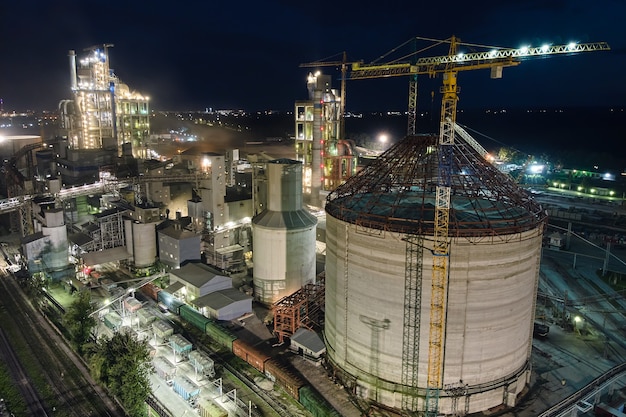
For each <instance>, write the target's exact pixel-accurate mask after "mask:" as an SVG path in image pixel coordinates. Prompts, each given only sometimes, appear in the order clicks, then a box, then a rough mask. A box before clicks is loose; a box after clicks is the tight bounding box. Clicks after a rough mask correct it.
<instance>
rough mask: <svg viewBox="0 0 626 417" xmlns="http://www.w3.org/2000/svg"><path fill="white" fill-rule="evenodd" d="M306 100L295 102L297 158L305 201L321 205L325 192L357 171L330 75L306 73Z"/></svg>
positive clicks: (341, 108) (339, 103) (340, 98)
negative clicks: (307, 94)
mask: <svg viewBox="0 0 626 417" xmlns="http://www.w3.org/2000/svg"><path fill="white" fill-rule="evenodd" d="M307 89H308V92H309V99H308V100H300V101H296V104H295V112H294V114H295V146H296V159H297V160H298V161H301V162H302V163H303V186H304V194H305V200H306V202H307V203H309V204H311V205H313V206H315V207H321V206H322V204H323V199H324V196H326V195H327V194H328V191H331V190H334V189H335V188H336V187H337V186H338V185H340V184H341V183H343V182H344V181H345V179H346V178H348V177H350V176H352V175H354V173H355V172H356V164H357V159H356V155H355V153H354V146H353V144H352V142H350V141H348V140H346V138H345V128H344V111H345V109H344V105H343V103H344V102H343V97H342V95H341V93H340V92H339V91H337V90H336V89H333V88H332V86H331V77H330V75H324V74H321V73H319V72H316V73H315V74H312V73H311V74H309V75H308V77H307Z"/></svg>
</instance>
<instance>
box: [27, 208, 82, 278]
mask: <svg viewBox="0 0 626 417" xmlns="http://www.w3.org/2000/svg"><path fill="white" fill-rule="evenodd" d="M31 205H32V215H33V218H32V222H33V231H34V233H32V234H30V235H28V236H25V237H24V238H23V239H22V253H23V254H24V255H25V257H26V259H27V260H28V270H29V271H30V273H31V274H34V273H37V272H43V273H45V274H46V276H47V278H50V279H52V280H53V281H58V280H60V279H63V278H69V277H70V276H72V275H73V272H74V268H73V266H71V265H70V262H69V251H68V248H69V241H68V238H67V228H66V225H65V221H64V216H63V209H61V208H58V207H55V204H54V199H50V198H36V199H35V200H33V201H32V203H31Z"/></svg>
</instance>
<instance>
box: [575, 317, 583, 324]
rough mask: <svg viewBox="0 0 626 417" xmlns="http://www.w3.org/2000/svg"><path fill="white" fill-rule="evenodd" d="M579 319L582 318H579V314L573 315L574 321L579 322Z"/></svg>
mask: <svg viewBox="0 0 626 417" xmlns="http://www.w3.org/2000/svg"><path fill="white" fill-rule="evenodd" d="M581 320H582V319H581V318H580V317H579V316H574V321H575V322H576V323H580V321H581Z"/></svg>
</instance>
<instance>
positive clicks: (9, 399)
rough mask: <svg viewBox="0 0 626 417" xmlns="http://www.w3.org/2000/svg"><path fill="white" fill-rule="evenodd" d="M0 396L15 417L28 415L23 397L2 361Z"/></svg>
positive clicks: (0, 368)
mask: <svg viewBox="0 0 626 417" xmlns="http://www.w3.org/2000/svg"><path fill="white" fill-rule="evenodd" d="M0 398H4V401H5V403H6V404H7V406H8V407H9V410H10V411H11V412H12V413H13V414H14V415H15V416H16V417H21V416H27V415H28V408H27V407H26V403H25V402H24V398H22V395H21V393H20V390H19V389H18V388H17V386H16V385H15V383H14V382H13V380H12V379H11V374H10V373H9V369H8V368H7V367H6V366H5V365H4V364H3V363H2V364H0Z"/></svg>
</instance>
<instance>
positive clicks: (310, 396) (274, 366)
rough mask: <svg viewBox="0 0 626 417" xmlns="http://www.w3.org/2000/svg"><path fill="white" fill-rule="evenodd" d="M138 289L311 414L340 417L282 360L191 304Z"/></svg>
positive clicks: (147, 287) (158, 291) (154, 288)
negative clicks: (271, 355)
mask: <svg viewBox="0 0 626 417" xmlns="http://www.w3.org/2000/svg"><path fill="white" fill-rule="evenodd" d="M139 291H141V292H142V293H143V294H145V295H146V296H148V297H150V298H151V299H153V300H154V301H155V302H157V303H158V305H159V306H160V307H161V308H166V309H167V310H168V311H170V312H171V313H173V314H176V315H177V316H179V317H180V318H181V320H184V321H185V322H187V323H189V324H190V325H192V326H194V327H196V328H197V329H199V330H200V331H201V332H203V333H204V334H206V335H207V336H209V338H211V340H212V341H213V342H214V343H216V344H217V345H219V346H221V347H223V348H226V349H227V350H228V351H229V352H231V353H232V354H233V355H235V356H237V357H238V358H240V359H242V360H244V361H245V362H247V363H248V364H249V365H250V366H252V367H253V368H255V369H256V370H258V371H259V372H261V373H262V374H264V375H265V376H266V377H267V378H269V379H270V380H271V381H273V382H274V383H275V384H277V385H278V386H280V387H281V388H282V389H283V390H284V391H285V392H286V393H288V394H289V395H290V396H292V397H293V398H295V399H296V400H297V401H298V402H299V403H300V404H301V405H302V406H303V407H304V408H305V409H306V410H307V411H309V412H310V413H311V414H312V415H313V416H314V417H341V414H340V413H339V412H338V411H337V410H335V409H334V408H333V406H332V405H331V404H330V403H329V402H328V401H327V400H326V399H325V398H324V397H322V395H321V394H319V392H317V390H315V389H314V388H313V387H312V386H310V385H309V384H308V383H307V382H306V381H304V380H303V379H302V378H301V377H300V376H299V375H298V374H297V372H295V370H294V369H293V368H292V367H291V365H290V364H288V363H283V362H281V361H280V360H279V359H276V358H272V357H270V356H269V355H267V354H265V353H263V352H261V351H260V350H258V349H256V348H255V347H253V346H250V345H249V344H248V343H246V342H245V341H243V340H241V339H239V338H238V337H237V336H236V335H235V334H234V333H232V332H231V331H230V330H229V329H227V328H226V327H224V326H223V325H221V324H220V323H219V322H217V321H215V320H212V319H210V318H208V317H206V316H204V315H202V314H201V313H200V312H198V311H197V310H195V309H194V308H193V307H191V306H189V305H187V304H186V303H184V302H182V301H180V300H179V299H177V298H176V297H174V296H173V295H172V294H170V293H168V292H167V291H163V290H162V289H160V288H159V287H157V286H156V285H154V284H152V283H149V284H146V285H144V286H142V287H141V288H140V289H139Z"/></svg>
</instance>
